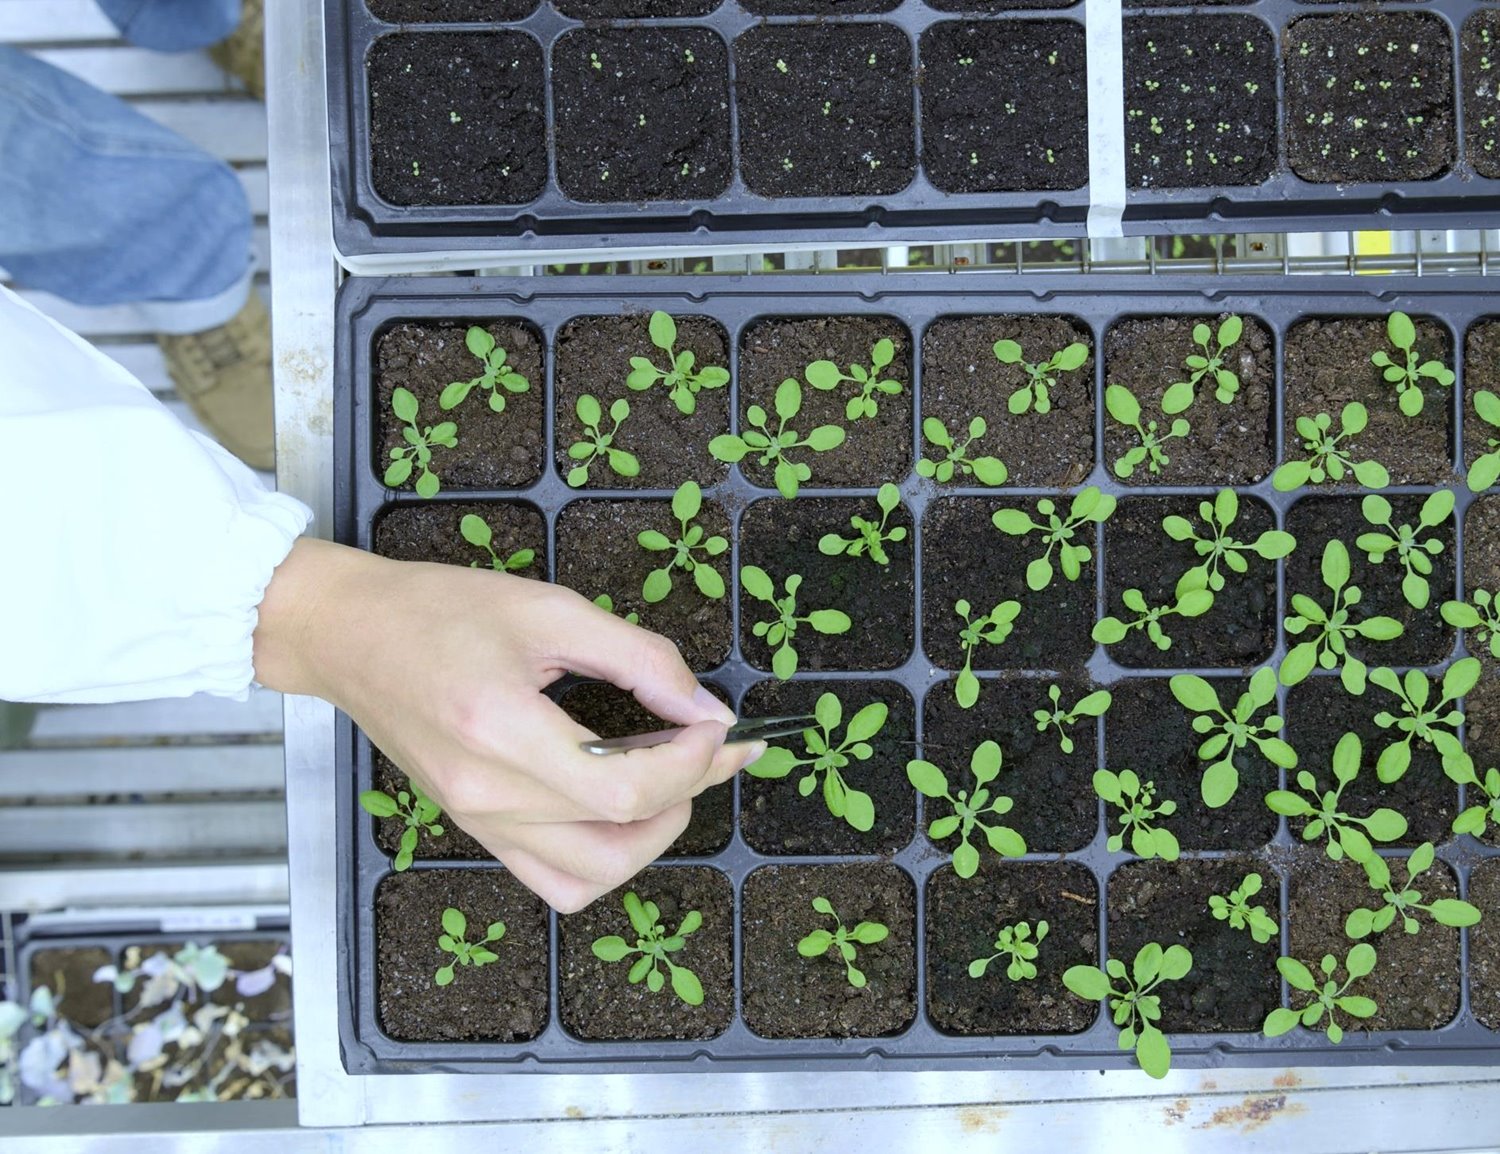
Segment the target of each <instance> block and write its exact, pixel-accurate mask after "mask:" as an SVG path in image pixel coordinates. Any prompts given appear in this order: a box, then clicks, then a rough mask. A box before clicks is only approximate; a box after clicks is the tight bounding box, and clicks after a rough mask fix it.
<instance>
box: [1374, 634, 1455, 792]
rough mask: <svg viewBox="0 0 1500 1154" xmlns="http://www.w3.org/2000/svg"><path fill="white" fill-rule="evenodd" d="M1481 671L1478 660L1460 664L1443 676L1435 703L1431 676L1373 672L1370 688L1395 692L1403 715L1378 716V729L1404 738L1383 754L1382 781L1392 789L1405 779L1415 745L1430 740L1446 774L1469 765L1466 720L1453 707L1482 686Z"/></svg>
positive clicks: (1378, 769) (1379, 769) (1415, 671)
mask: <svg viewBox="0 0 1500 1154" xmlns="http://www.w3.org/2000/svg"><path fill="white" fill-rule="evenodd" d="M1479 672H1480V666H1479V658H1477V657H1465V658H1463V659H1462V660H1459V661H1455V662H1454V663H1453V664H1452V665H1450V666H1448V669H1447V671H1446V672H1445V673H1444V674H1443V680H1442V684H1441V687H1440V688H1439V690H1438V699H1437V701H1435V702H1434V701H1432V697H1433V693H1432V686H1431V684H1430V683H1429V682H1428V680H1427V674H1425V673H1423V672H1422V671H1421V670H1420V669H1408V670H1407V671H1406V677H1405V678H1404V679H1403V678H1401V677H1399V676H1397V674H1396V673H1395V672H1394V671H1393V670H1390V669H1385V668H1381V669H1372V670H1370V683H1371V684H1372V685H1378V686H1379V687H1380V688H1381V689H1384V690H1387V691H1389V692H1391V693H1394V694H1395V695H1396V697H1397V698H1399V699H1400V702H1401V716H1399V717H1398V716H1396V715H1395V714H1392V713H1390V712H1389V711H1387V710H1381V711H1380V712H1379V713H1377V714H1376V715H1375V724H1376V725H1378V726H1380V728H1381V729H1392V728H1394V729H1395V730H1396V731H1397V732H1399V733H1400V734H1401V735H1402V736H1401V739H1400V740H1399V741H1394V742H1392V743H1391V744H1390V745H1388V746H1386V747H1385V748H1384V749H1383V750H1381V752H1380V759H1379V760H1378V761H1377V762H1376V764H1375V773H1376V776H1377V777H1379V778H1380V780H1381V781H1382V782H1384V783H1385V784H1387V785H1389V784H1390V783H1391V782H1393V781H1399V780H1401V778H1402V776H1403V775H1404V774H1405V773H1406V771H1407V769H1408V768H1409V767H1410V765H1411V745H1412V741H1413V740H1421V741H1425V742H1426V743H1427V744H1428V745H1430V746H1432V747H1433V748H1434V749H1436V750H1437V751H1438V754H1439V755H1440V756H1441V757H1442V759H1443V767H1444V768H1445V769H1446V768H1447V767H1448V766H1450V765H1458V764H1461V763H1462V762H1464V761H1467V760H1468V757H1469V755H1468V754H1466V753H1465V752H1464V747H1463V743H1462V742H1460V741H1459V740H1458V733H1457V730H1458V727H1459V726H1460V725H1462V724H1463V721H1464V715H1463V714H1462V713H1460V712H1459V711H1458V710H1456V709H1450V708H1449V707H1450V706H1452V705H1453V704H1455V703H1456V702H1457V701H1458V699H1459V698H1460V697H1463V696H1464V695H1465V694H1466V693H1468V692H1469V691H1470V690H1471V689H1473V688H1474V686H1475V685H1477V684H1478V683H1479ZM1443 726H1448V727H1449V728H1446V729H1445V728H1442V727H1443Z"/></svg>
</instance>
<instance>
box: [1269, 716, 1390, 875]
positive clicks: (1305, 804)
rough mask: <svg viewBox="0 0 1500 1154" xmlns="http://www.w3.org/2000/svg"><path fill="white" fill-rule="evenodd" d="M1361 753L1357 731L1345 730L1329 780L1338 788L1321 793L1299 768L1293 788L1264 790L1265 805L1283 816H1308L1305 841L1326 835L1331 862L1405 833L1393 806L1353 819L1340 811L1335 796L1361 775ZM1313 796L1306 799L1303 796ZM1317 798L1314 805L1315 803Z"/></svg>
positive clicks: (1361, 856) (1355, 857)
mask: <svg viewBox="0 0 1500 1154" xmlns="http://www.w3.org/2000/svg"><path fill="white" fill-rule="evenodd" d="M1362 753H1363V749H1362V747H1361V745H1360V741H1359V735H1358V734H1355V733H1346V734H1344V736H1343V737H1341V738H1339V743H1338V745H1337V746H1335V747H1334V750H1333V779H1334V781H1336V782H1337V783H1338V786H1337V788H1335V789H1331V790H1327V791H1324V792H1321V793H1320V792H1319V790H1318V781H1317V778H1315V777H1314V776H1313V775H1312V774H1311V773H1310V772H1309V771H1308V770H1305V769H1300V770H1298V771H1297V788H1298V789H1300V790H1301V791H1302V794H1306V795H1307V797H1303V796H1302V794H1299V793H1295V792H1293V791H1292V790H1289V789H1273V790H1272V791H1271V792H1270V793H1268V794H1266V805H1268V806H1269V807H1270V808H1271V810H1272V812H1274V813H1279V814H1280V815H1281V816H1282V817H1304V818H1308V819H1310V820H1309V821H1308V823H1307V824H1306V825H1305V826H1304V827H1303V828H1302V840H1303V841H1316V840H1317V839H1318V838H1319V837H1325V838H1326V841H1325V844H1324V847H1323V848H1324V850H1325V852H1326V853H1327V854H1328V856H1329V858H1330V859H1332V860H1333V861H1342V860H1343V859H1344V858H1346V857H1347V858H1348V859H1349V860H1350V861H1357V862H1363V861H1367V860H1369V858H1370V857H1371V856H1372V855H1373V854H1374V853H1375V849H1374V847H1373V846H1372V845H1371V844H1370V843H1371V842H1372V841H1379V842H1393V841H1398V840H1400V839H1401V838H1403V837H1405V836H1406V819H1405V818H1404V817H1402V816H1401V815H1400V814H1399V813H1397V812H1396V811H1395V810H1393V809H1386V808H1383V807H1382V808H1380V809H1377V810H1375V811H1374V812H1373V813H1371V814H1370V815H1369V816H1368V817H1351V816H1349V815H1348V814H1346V813H1343V812H1342V811H1340V809H1339V796H1340V795H1341V794H1342V793H1343V792H1344V788H1345V787H1346V786H1347V785H1348V784H1349V783H1350V782H1351V781H1353V780H1354V779H1355V778H1356V777H1358V776H1359V762H1360V757H1361V755H1362ZM1309 797H1310V798H1312V799H1313V800H1312V801H1308V800H1307V798H1309ZM1313 802H1316V803H1317V804H1316V805H1315V804H1313Z"/></svg>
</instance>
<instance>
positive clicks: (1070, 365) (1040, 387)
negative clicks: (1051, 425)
mask: <svg viewBox="0 0 1500 1154" xmlns="http://www.w3.org/2000/svg"><path fill="white" fill-rule="evenodd" d="M995 359H996V360H997V361H999V362H1000V363H1001V364H1002V365H1020V366H1021V368H1023V369H1025V370H1026V383H1025V384H1024V385H1022V386H1021V387H1020V388H1019V389H1017V390H1016V391H1015V392H1013V393H1012V394H1011V395H1010V398H1009V399H1008V400H1007V401H1006V402H1005V407H1006V408H1008V409H1009V410H1010V411H1011V412H1012V413H1015V414H1017V415H1020V414H1021V413H1025V412H1028V411H1029V410H1031V409H1032V408H1035V409H1036V411H1037V412H1039V413H1050V412H1051V411H1052V390H1053V389H1055V388H1056V387H1057V374H1058V373H1071V372H1072V371H1073V370H1074V369H1077V368H1079V367H1080V366H1082V364H1083V362H1084V361H1086V360H1088V359H1089V347H1088V345H1086V344H1084V343H1083V342H1082V341H1074V342H1073V343H1072V344H1070V345H1068V346H1067V347H1066V348H1063V349H1061V350H1059V351H1058V352H1055V353H1053V354H1052V355H1051V356H1049V357H1048V358H1047V359H1046V360H1044V361H1042V362H1040V363H1039V364H1032V363H1031V362H1030V361H1028V360H1026V358H1025V356H1024V354H1023V353H1022V352H1021V346H1020V345H1018V344H1017V343H1016V342H1015V341H996V342H995Z"/></svg>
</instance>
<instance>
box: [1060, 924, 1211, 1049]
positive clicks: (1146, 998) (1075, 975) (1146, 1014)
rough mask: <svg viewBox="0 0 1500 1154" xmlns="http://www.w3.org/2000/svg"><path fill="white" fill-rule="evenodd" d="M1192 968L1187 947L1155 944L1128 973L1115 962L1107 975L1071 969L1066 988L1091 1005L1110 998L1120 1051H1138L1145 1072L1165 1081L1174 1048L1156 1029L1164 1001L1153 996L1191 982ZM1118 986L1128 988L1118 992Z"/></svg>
mask: <svg viewBox="0 0 1500 1154" xmlns="http://www.w3.org/2000/svg"><path fill="white" fill-rule="evenodd" d="M1192 968H1193V955H1192V954H1191V953H1190V952H1189V951H1188V949H1187V947H1186V946H1168V947H1167V948H1166V949H1162V948H1161V946H1160V945H1159V944H1158V943H1156V942H1147V943H1146V944H1145V945H1144V946H1142V947H1141V948H1140V950H1139V951H1138V952H1137V953H1136V955H1135V962H1134V963H1133V964H1132V965H1131V967H1130V969H1129V970H1128V971H1127V970H1126V968H1125V963H1124V962H1122V961H1120V960H1119V959H1118V958H1110V959H1109V960H1108V961H1106V962H1105V963H1104V969H1103V970H1100V969H1099V968H1098V967H1097V966H1073V967H1071V968H1070V969H1069V970H1068V971H1067V972H1066V973H1065V974H1063V985H1065V986H1067V987H1068V989H1069V990H1071V991H1072V992H1073V993H1074V994H1077V995H1078V996H1079V997H1080V998H1082V999H1083V1000H1084V1001H1086V1002H1099V1001H1103V1000H1104V999H1106V998H1108V999H1109V1011H1110V1016H1111V1017H1112V1018H1113V1020H1114V1023H1115V1025H1117V1026H1119V1027H1120V1049H1122V1050H1132V1049H1133V1050H1134V1051H1135V1060H1136V1061H1137V1062H1139V1063H1140V1066H1141V1069H1142V1070H1144V1071H1145V1072H1146V1073H1147V1074H1149V1075H1150V1076H1151V1077H1153V1078H1165V1077H1166V1076H1167V1072H1168V1071H1169V1070H1171V1068H1172V1047H1171V1046H1169V1045H1168V1044H1167V1036H1166V1035H1165V1034H1163V1033H1162V1032H1161V1027H1159V1026H1158V1025H1157V1023H1158V1022H1160V1021H1161V997H1160V996H1159V995H1157V994H1155V993H1153V992H1152V991H1153V990H1155V989H1156V988H1157V987H1158V986H1160V985H1161V984H1162V983H1163V982H1175V981H1178V980H1180V979H1182V978H1185V977H1187V975H1188V973H1189V972H1190V971H1191V970H1192ZM1116 982H1121V983H1123V985H1122V986H1121V987H1120V988H1116V986H1115V983H1116Z"/></svg>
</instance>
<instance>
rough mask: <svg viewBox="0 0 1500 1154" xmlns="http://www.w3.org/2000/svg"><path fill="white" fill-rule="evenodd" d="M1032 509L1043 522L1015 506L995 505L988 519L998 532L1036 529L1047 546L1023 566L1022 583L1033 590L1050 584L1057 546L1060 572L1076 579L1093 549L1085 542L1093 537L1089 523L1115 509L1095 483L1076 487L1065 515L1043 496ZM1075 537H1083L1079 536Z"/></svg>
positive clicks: (1014, 533) (1101, 520) (1014, 534)
mask: <svg viewBox="0 0 1500 1154" xmlns="http://www.w3.org/2000/svg"><path fill="white" fill-rule="evenodd" d="M1036 511H1037V512H1038V513H1039V514H1040V515H1041V516H1042V517H1043V518H1045V523H1044V522H1041V521H1033V520H1032V519H1031V518H1030V517H1028V516H1027V515H1026V514H1025V513H1023V512H1021V510H1019V509H996V510H995V512H994V514H993V515H991V517H990V521H991V522H992V523H993V524H994V526H995V528H997V529H999V530H1000V532H1002V533H1005V534H1007V535H1009V536H1011V537H1024V536H1026V534H1028V533H1040V534H1041V537H1042V544H1044V545H1045V546H1046V547H1047V548H1046V550H1045V552H1043V553H1042V555H1041V556H1040V557H1037V558H1035V559H1034V560H1033V561H1031V562H1030V563H1029V564H1028V565H1027V566H1026V587H1027V588H1028V589H1031V590H1032V591H1033V592H1037V591H1040V590H1042V589H1045V588H1047V586H1048V585H1050V584H1052V575H1053V569H1052V550H1053V549H1056V550H1057V563H1058V565H1059V566H1060V567H1061V568H1062V572H1063V576H1064V577H1066V578H1067V579H1068V580H1069V581H1077V580H1078V577H1079V574H1081V573H1082V572H1083V567H1084V565H1086V564H1088V562H1089V561H1090V560H1092V559H1093V556H1094V552H1093V550H1092V549H1091V548H1090V547H1089V545H1088V544H1087V543H1086V542H1087V541H1088V540H1091V539H1092V538H1093V535H1094V532H1093V530H1092V529H1090V528H1088V526H1090V525H1102V524H1103V523H1104V522H1105V521H1107V520H1109V518H1110V515H1111V514H1112V513H1113V512H1114V511H1115V499H1114V497H1112V496H1110V495H1109V494H1107V493H1101V492H1100V491H1099V490H1098V489H1097V488H1096V487H1095V486H1093V485H1090V486H1089V487H1088V488H1086V489H1080V490H1079V491H1078V494H1077V496H1075V497H1074V498H1073V502H1072V504H1071V505H1069V507H1068V515H1067V516H1066V517H1060V516H1058V513H1057V503H1056V502H1055V501H1053V500H1052V499H1051V498H1050V497H1043V498H1042V499H1041V500H1040V501H1038V502H1037V503H1036ZM1078 538H1083V539H1082V540H1079V539H1078Z"/></svg>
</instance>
